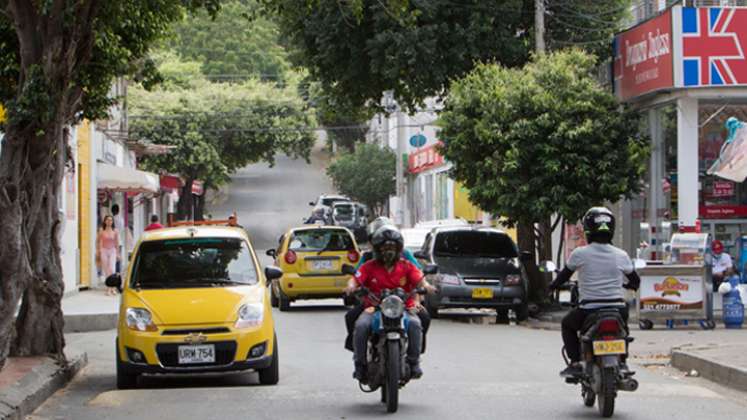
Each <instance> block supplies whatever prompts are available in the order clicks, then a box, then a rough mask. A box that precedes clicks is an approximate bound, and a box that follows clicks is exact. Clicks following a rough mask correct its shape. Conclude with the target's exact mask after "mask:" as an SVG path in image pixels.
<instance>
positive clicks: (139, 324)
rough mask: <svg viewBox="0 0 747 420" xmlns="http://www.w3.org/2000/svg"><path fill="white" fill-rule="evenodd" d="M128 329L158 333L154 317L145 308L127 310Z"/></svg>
mask: <svg viewBox="0 0 747 420" xmlns="http://www.w3.org/2000/svg"><path fill="white" fill-rule="evenodd" d="M125 319H126V322H127V328H129V329H131V330H136V331H157V330H158V328H156V325H155V324H153V317H152V316H151V314H150V311H149V310H147V309H145V308H127V311H126V312H125Z"/></svg>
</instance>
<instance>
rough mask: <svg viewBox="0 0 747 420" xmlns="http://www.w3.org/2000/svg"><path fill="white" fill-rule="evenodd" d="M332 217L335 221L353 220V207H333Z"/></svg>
mask: <svg viewBox="0 0 747 420" xmlns="http://www.w3.org/2000/svg"><path fill="white" fill-rule="evenodd" d="M334 216H335V219H337V220H353V216H354V212H353V206H335V211H334Z"/></svg>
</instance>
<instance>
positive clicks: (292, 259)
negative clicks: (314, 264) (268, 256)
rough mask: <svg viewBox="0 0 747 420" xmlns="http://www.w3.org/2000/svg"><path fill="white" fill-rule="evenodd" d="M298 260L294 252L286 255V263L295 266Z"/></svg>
mask: <svg viewBox="0 0 747 420" xmlns="http://www.w3.org/2000/svg"><path fill="white" fill-rule="evenodd" d="M297 260H298V257H297V256H296V253H295V252H293V251H288V252H286V253H285V262H286V263H288V264H295V263H296V261H297Z"/></svg>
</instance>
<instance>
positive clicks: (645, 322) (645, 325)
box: [638, 319, 654, 330]
mask: <svg viewBox="0 0 747 420" xmlns="http://www.w3.org/2000/svg"><path fill="white" fill-rule="evenodd" d="M638 327H639V328H640V329H642V330H650V329H651V328H654V322H653V321H651V320H649V319H642V320H640V321H638Z"/></svg>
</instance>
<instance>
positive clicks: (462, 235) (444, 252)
mask: <svg viewBox="0 0 747 420" xmlns="http://www.w3.org/2000/svg"><path fill="white" fill-rule="evenodd" d="M433 253H434V255H436V256H442V257H472V258H515V257H517V256H518V255H517V253H516V246H515V245H514V242H513V240H512V239H511V238H510V237H509V236H508V235H506V234H503V233H498V232H480V231H455V232H442V233H439V234H438V235H436V243H435V245H434V249H433Z"/></svg>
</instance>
